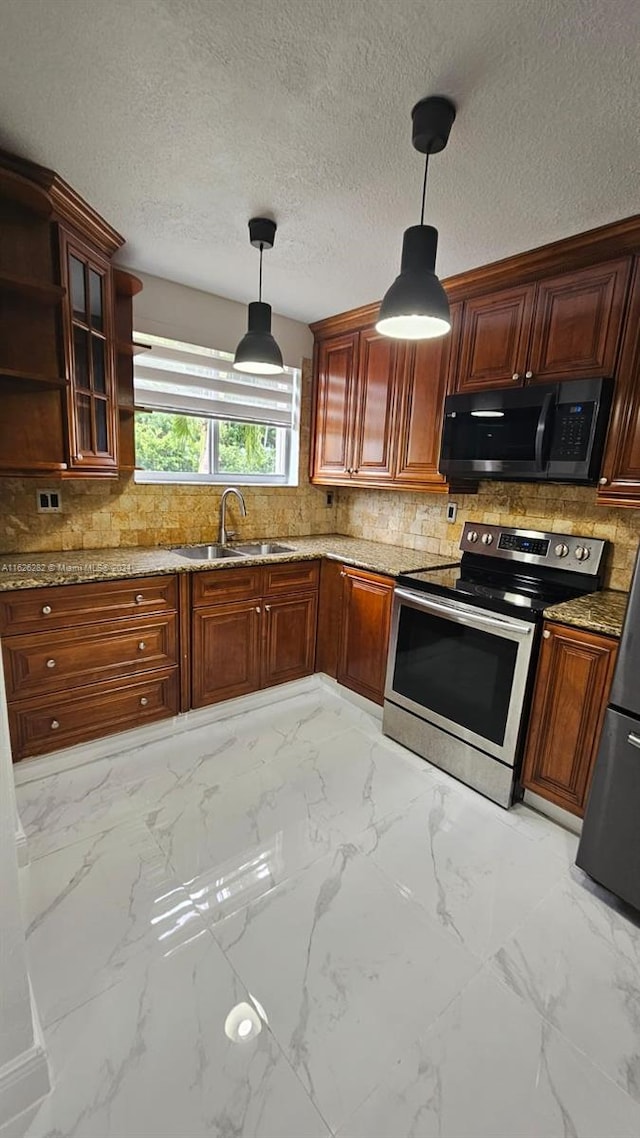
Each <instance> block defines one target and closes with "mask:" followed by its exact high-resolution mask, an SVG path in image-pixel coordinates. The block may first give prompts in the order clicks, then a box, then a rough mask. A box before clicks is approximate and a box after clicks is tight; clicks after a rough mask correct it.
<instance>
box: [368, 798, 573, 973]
mask: <svg viewBox="0 0 640 1138" xmlns="http://www.w3.org/2000/svg"><path fill="white" fill-rule="evenodd" d="M475 797H476V800H477V798H478V796H477V795H476V796H475ZM357 845H358V847H359V848H360V849H361V850H362V851H363V853H366V854H367V855H368V856H369V857H371V858H373V860H374V861H375V863H376V865H378V866H379V868H380V869H381V870H382V871H383V872H384V873H385V874H386V875H387V876H388V877H389V878H390V879H391V880H392V881H394V882H396V883H397V885H398V886H399V887H400V888H401V889H402V890H403V891H404V892H405V893H406V894H407V895H409V896H410V897H412V898H413V899H414V900H415V901H417V902H418V903H419V904H420V905H422V906H424V908H425V909H426V911H427V912H428V913H429V915H430V916H431V917H432V918H433V919H434V920H435V921H438V922H439V924H440V925H441V926H442V928H443V929H445V930H447V932H449V933H450V934H451V935H452V936H453V937H455V938H456V939H457V940H458V941H459V943H460V944H463V945H465V947H466V948H468V949H469V950H470V951H471V952H474V953H475V954H476V955H478V956H483V957H484V956H486V955H487V954H489V953H493V952H495V951H496V950H497V949H498V948H499V947H500V945H502V944H503V943H504V941H505V940H506V938H507V937H508V936H509V934H510V933H512V932H513V931H514V929H515V928H517V926H518V925H519V924H521V922H522V921H523V920H524V918H525V917H526V916H527V915H528V914H529V913H530V912H531V910H532V909H533V908H535V906H536V905H537V904H538V903H539V902H540V901H541V900H542V898H543V897H545V896H546V895H547V894H548V893H549V892H550V891H551V889H552V888H553V887H554V886H555V885H556V884H557V883H558V882H559V881H560V880H561V879H562V878H563V877H564V876H565V875H566V874H567V872H568V870H567V868H566V865H565V863H564V862H563V861H562V860H561V859H560V858H559V857H557V856H556V855H555V854H554V853H553V852H552V851H550V850H548V849H547V848H545V847H544V846H543V845H542V844H541V845H540V846H539V847H538V846H537V845H536V846H534V844H533V843H532V842H531V841H530V840H529V839H528V838H526V837H524V836H523V835H522V834H520V833H519V832H518V831H516V830H515V829H512V828H510V827H509V826H504V825H496V824H495V823H494V821H493V819H492V818H491V816H490V815H489V814H488V812H487V809H486V807H485V806H484V803H483V802H482V801H479V802H478V801H474V800H473V799H469V798H468V797H467V796H466V795H465V796H462V795H460V794H459V792H458V788H457V787H456V786H455V785H454V784H453V783H452V782H451V781H450V782H449V783H448V784H446V783H444V782H440V781H438V782H435V783H433V784H432V785H431V786H430V788H429V789H428V790H427V792H426V793H425V794H423V795H421V796H420V798H418V799H416V800H415V802H413V803H412V804H411V805H410V806H409V807H408V808H407V809H406V810H403V811H401V812H399V813H395V814H392V815H390V816H388V817H386V818H384V819H383V820H382V821H380V822H378V823H377V824H376V825H375V826H372V827H370V828H369V829H368V830H366V831H365V833H364V834H362V835H361V836H360V838H359V839H358V841H357Z"/></svg>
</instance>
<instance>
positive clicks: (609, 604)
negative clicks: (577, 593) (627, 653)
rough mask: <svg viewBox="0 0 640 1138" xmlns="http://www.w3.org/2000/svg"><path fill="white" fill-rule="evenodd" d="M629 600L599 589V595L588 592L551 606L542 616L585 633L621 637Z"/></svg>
mask: <svg viewBox="0 0 640 1138" xmlns="http://www.w3.org/2000/svg"><path fill="white" fill-rule="evenodd" d="M628 599H629V594H628V593H623V592H620V591H619V590H618V589H602V591H601V592H599V593H589V594H587V595H586V596H584V597H576V598H575V599H574V600H572V601H564V603H563V604H560V605H551V607H550V608H548V609H545V610H544V617H545V620H555V621H558V623H559V624H571V625H573V626H574V627H575V628H583V629H584V630H585V631H586V632H600V633H602V634H603V635H604V636H617V637H620V634H621V632H622V624H623V621H624V614H625V611H626V608H627V601H628Z"/></svg>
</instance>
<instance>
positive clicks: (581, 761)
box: [522, 624, 618, 817]
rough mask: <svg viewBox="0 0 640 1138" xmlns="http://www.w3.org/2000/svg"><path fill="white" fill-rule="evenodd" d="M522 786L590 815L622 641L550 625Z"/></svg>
mask: <svg viewBox="0 0 640 1138" xmlns="http://www.w3.org/2000/svg"><path fill="white" fill-rule="evenodd" d="M545 632H548V633H549V636H548V637H546V638H545V639H543V641H542V650H541V652H540V659H539V661H538V672H537V676H536V685H535V691H534V697H533V706H532V709H531V719H530V726H529V736H528V739H527V747H526V754H525V760H524V767H523V772H522V782H523V784H524V786H526V787H527V788H528V789H529V790H532V791H534V792H535V793H536V794H540V795H541V796H542V797H544V798H547V799H549V800H550V801H551V802H555V803H556V804H557V805H558V806H562V807H564V809H565V810H569V811H571V813H572V814H578V815H579V816H580V817H581V816H582V815H583V813H584V807H585V803H586V799H587V793H588V789H589V784H590V781H591V774H592V771H593V765H594V763H595V759H596V755H597V753H598V744H599V741H600V732H601V729H602V722H603V719H604V713H605V710H606V706H607V699H608V695H609V689H610V687H611V680H612V679H613V668H614V664H615V658H616V654H617V650H618V645H617V641H615V640H612V639H610V638H609V637H606V636H598V635H595V634H594V633H590V632H582V631H581V630H579V629H576V628H568V627H566V626H564V625H561V624H547V625H545Z"/></svg>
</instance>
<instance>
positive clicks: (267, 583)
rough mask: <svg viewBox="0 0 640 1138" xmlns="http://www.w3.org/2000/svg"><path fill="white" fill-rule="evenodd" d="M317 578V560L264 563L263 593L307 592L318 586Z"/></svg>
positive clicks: (318, 563) (318, 564)
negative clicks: (277, 563) (276, 563)
mask: <svg viewBox="0 0 640 1138" xmlns="http://www.w3.org/2000/svg"><path fill="white" fill-rule="evenodd" d="M319 580H320V562H319V561H288V562H285V563H284V564H282V563H281V564H279V565H265V568H264V581H263V595H264V596H265V597H278V596H281V595H282V594H283V593H300V592H302V591H304V592H308V591H309V590H310V589H317V588H318V582H319Z"/></svg>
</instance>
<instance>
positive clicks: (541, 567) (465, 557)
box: [398, 522, 606, 620]
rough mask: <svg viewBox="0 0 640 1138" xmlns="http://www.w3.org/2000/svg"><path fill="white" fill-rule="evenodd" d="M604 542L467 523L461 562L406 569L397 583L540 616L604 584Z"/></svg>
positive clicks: (530, 616) (522, 614) (522, 615)
mask: <svg viewBox="0 0 640 1138" xmlns="http://www.w3.org/2000/svg"><path fill="white" fill-rule="evenodd" d="M605 546H606V542H604V541H601V540H599V539H596V538H583V537H576V536H575V535H567V534H553V533H542V532H538V531H534V530H523V529H514V528H511V527H508V526H494V525H484V524H479V523H473V522H467V523H465V527H464V531H463V534H462V538H461V540H460V549H461V550H462V558H461V560H460V562H459V564H457V565H452V566H449V567H447V568H445V569H421V570H417V571H416V572H412V573H404V574H403V575H402V576H401V577H399V579H398V584H399V585H400V586H401V587H402V586H403V587H404V588H408V589H416V590H418V591H420V592H428V593H435V594H439V595H440V596H448V597H453V598H456V599H458V600H461V601H466V602H468V603H469V604H475V605H477V606H478V607H483V608H487V609H493V610H494V611H497V612H506V613H515V614H517V615H518V616H519V617H520V618H524V619H529V620H539V619H541V618H542V613H543V611H544V609H546V608H548V607H549V606H550V605H555V604H560V603H561V602H562V601H567V600H572V599H573V598H574V597H579V596H584V595H585V594H586V593H592V592H595V591H597V590H598V589H599V588H600V585H601V580H600V567H601V563H602V558H603V556H604V552H605Z"/></svg>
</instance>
